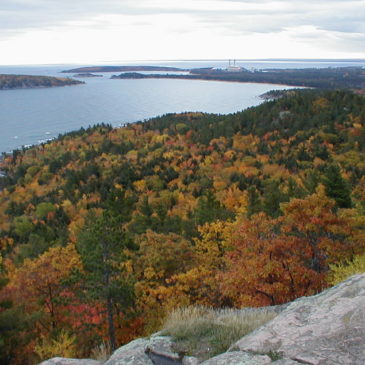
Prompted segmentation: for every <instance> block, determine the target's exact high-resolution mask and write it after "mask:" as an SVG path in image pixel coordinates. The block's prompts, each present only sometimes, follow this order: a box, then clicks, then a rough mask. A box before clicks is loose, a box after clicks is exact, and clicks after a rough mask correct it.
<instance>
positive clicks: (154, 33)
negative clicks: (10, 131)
mask: <svg viewBox="0 0 365 365" xmlns="http://www.w3.org/2000/svg"><path fill="white" fill-rule="evenodd" d="M230 58H232V59H233V58H235V59H265V58H326V59H328V58H336V59H338V58H347V59H349V58H365V0H277V1H272V0H0V64H2V65H15V64H63V63H70V64H96V63H113V62H114V63H115V62H118V61H119V62H122V61H132V60H146V61H148V60H183V59H184V60H187V59H230Z"/></svg>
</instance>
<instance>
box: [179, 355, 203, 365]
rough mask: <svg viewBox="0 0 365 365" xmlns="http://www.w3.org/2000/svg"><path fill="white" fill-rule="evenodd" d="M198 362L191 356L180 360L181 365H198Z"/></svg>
mask: <svg viewBox="0 0 365 365" xmlns="http://www.w3.org/2000/svg"><path fill="white" fill-rule="evenodd" d="M198 364H199V360H198V359H197V358H196V357H193V356H185V357H184V358H183V360H182V365H198Z"/></svg>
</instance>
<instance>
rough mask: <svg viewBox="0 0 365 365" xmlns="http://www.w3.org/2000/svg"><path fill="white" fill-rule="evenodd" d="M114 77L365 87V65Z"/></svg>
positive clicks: (117, 77)
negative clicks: (364, 66)
mask: <svg viewBox="0 0 365 365" xmlns="http://www.w3.org/2000/svg"><path fill="white" fill-rule="evenodd" d="M111 78H112V79H149V78H154V79H156V78H159V79H184V80H211V81H231V82H257V83H267V84H281V85H291V86H304V87H314V88H321V89H357V90H363V89H365V69H364V68H363V67H338V68H304V69H267V70H256V71H249V70H246V69H243V68H239V67H237V68H235V69H234V70H232V71H230V70H229V69H216V68H198V69H191V70H190V73H189V74H187V75H180V74H177V75H173V74H172V75H171V74H169V75H165V74H141V73H137V72H124V73H121V74H120V75H113V76H112V77H111Z"/></svg>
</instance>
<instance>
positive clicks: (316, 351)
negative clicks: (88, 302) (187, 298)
mask: <svg viewBox="0 0 365 365" xmlns="http://www.w3.org/2000/svg"><path fill="white" fill-rule="evenodd" d="M284 308H285V309H284V310H283V311H282V312H281V313H280V314H278V316H277V317H275V318H274V319H273V320H272V321H270V322H268V323H267V324H266V325H264V326H262V327H260V328H259V329H257V330H256V331H254V332H252V333H250V334H248V335H247V336H245V337H243V338H241V339H240V340H239V341H238V342H237V343H235V344H233V345H232V346H231V349H230V350H229V351H228V352H226V353H224V354H221V355H218V356H215V357H213V358H211V359H209V360H206V361H203V362H201V363H200V365H266V364H273V365H298V364H308V365H335V364H338V365H346V364H349V365H350V364H351V365H363V364H365V274H362V275H355V276H353V277H351V278H349V279H348V280H346V281H344V282H343V283H341V284H339V285H337V286H335V287H333V288H330V289H328V290H325V291H324V292H322V293H320V294H318V295H314V296H312V297H304V298H300V299H297V300H296V301H294V302H292V303H290V304H289V305H288V306H287V307H284ZM146 349H147V351H146ZM98 364H100V363H99V362H95V361H93V360H75V359H61V358H54V359H50V360H48V361H45V362H43V363H42V365H98ZM175 364H181V365H196V364H198V360H197V359H196V358H193V357H183V358H182V357H179V355H178V354H176V353H174V351H173V342H172V339H171V338H170V337H164V336H160V335H159V334H156V335H155V336H151V338H149V339H138V340H135V341H132V342H131V343H129V344H127V345H125V346H122V347H121V348H119V349H118V350H116V351H115V352H114V353H113V355H112V356H111V357H110V359H109V360H108V361H107V362H105V363H104V365H175Z"/></svg>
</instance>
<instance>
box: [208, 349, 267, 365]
mask: <svg viewBox="0 0 365 365" xmlns="http://www.w3.org/2000/svg"><path fill="white" fill-rule="evenodd" d="M267 364H271V359H270V358H269V356H266V355H256V354H249V353H247V352H242V351H232V352H225V353H224V354H221V355H218V356H215V357H212V358H211V359H209V360H207V361H203V362H202V363H201V365H267Z"/></svg>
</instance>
